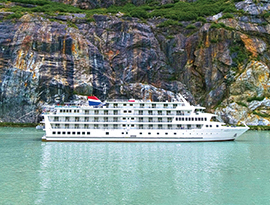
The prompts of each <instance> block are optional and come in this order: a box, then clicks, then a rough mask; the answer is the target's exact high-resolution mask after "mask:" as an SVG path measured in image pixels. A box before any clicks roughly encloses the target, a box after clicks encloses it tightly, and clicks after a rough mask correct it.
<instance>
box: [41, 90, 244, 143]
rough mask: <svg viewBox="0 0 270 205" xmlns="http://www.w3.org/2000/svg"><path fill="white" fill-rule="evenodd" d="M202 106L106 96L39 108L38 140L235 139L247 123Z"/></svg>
mask: <svg viewBox="0 0 270 205" xmlns="http://www.w3.org/2000/svg"><path fill="white" fill-rule="evenodd" d="M204 110H205V108H204V107H201V106H193V105H190V103H188V102H187V101H186V100H185V99H184V98H183V97H182V96H181V95H179V97H178V101H172V102H168V101H166V102H152V101H150V100H148V101H145V100H135V99H130V100H109V101H107V102H101V101H100V100H99V99H98V98H97V97H95V96H89V97H88V103H87V104H85V105H71V104H66V105H57V106H51V107H47V108H45V109H44V112H43V114H42V115H43V121H42V122H43V123H44V124H45V128H44V130H45V132H46V134H45V135H44V136H43V137H42V141H92V142H193V141H196V142H201V141H230V140H235V139H236V138H237V137H239V136H240V135H241V134H243V133H244V132H245V131H247V130H248V129H249V128H248V127H247V126H246V125H243V126H227V125H225V124H224V123H222V122H218V121H217V120H216V115H214V114H210V113H205V112H204Z"/></svg>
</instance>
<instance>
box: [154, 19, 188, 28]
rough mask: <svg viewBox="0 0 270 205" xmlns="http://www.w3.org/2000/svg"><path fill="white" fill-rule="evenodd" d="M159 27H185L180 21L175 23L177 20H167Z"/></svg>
mask: <svg viewBox="0 0 270 205" xmlns="http://www.w3.org/2000/svg"><path fill="white" fill-rule="evenodd" d="M157 26H158V27H168V26H183V24H182V23H179V22H178V21H175V20H171V19H169V20H167V21H164V22H162V23H160V24H158V25H157Z"/></svg>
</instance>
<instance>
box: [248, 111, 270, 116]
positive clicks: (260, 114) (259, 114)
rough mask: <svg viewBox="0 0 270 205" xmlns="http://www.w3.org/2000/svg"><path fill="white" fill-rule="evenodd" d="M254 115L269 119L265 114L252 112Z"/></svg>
mask: <svg viewBox="0 0 270 205" xmlns="http://www.w3.org/2000/svg"><path fill="white" fill-rule="evenodd" d="M252 113H253V114H254V115H258V116H260V117H270V115H268V114H266V113H260V112H256V111H253V112H252Z"/></svg>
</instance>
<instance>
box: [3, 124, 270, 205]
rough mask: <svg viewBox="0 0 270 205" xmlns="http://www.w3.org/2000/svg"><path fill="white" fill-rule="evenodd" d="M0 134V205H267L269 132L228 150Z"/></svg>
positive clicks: (248, 136)
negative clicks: (78, 141)
mask: <svg viewBox="0 0 270 205" xmlns="http://www.w3.org/2000/svg"><path fill="white" fill-rule="evenodd" d="M42 135H43V132H42V131H37V130H35V129H34V128H0V159H1V160H0V204H57V205H58V204H270V132H267V131H261V132H256V131H248V132H247V133H245V134H244V135H243V136H241V137H240V138H239V139H238V140H237V141H235V142H209V143H207V142H205V143H75V142H63V143H62V142H41V137H42Z"/></svg>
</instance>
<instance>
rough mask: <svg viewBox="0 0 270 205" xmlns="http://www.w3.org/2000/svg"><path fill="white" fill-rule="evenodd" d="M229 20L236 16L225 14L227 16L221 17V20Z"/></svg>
mask: <svg viewBox="0 0 270 205" xmlns="http://www.w3.org/2000/svg"><path fill="white" fill-rule="evenodd" d="M229 18H234V15H232V14H229V13H225V14H223V16H222V17H221V19H229Z"/></svg>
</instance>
